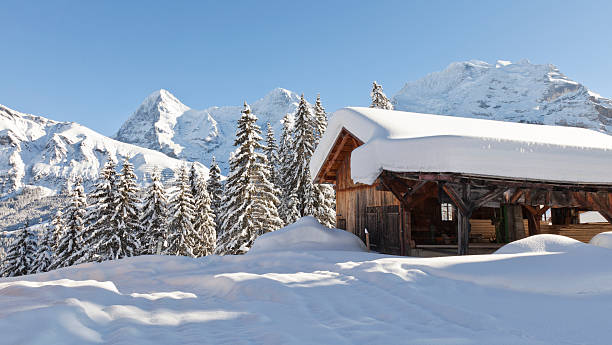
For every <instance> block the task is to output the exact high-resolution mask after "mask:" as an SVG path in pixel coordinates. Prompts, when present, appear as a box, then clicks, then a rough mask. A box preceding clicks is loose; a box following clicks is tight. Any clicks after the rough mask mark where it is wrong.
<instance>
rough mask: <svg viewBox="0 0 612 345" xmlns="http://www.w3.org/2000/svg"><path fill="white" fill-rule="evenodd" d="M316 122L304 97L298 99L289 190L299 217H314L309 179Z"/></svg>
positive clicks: (311, 188) (313, 200) (312, 193)
mask: <svg viewBox="0 0 612 345" xmlns="http://www.w3.org/2000/svg"><path fill="white" fill-rule="evenodd" d="M315 132H316V121H315V118H314V116H313V114H312V112H311V111H310V107H309V106H308V103H306V100H305V99H304V95H302V97H301V99H300V104H299V106H298V110H297V113H296V114H295V124H294V127H293V151H294V153H295V159H294V161H293V162H292V164H291V165H290V172H291V173H292V175H290V177H289V178H290V179H291V185H290V190H292V192H293V193H295V195H296V197H297V199H298V211H299V216H300V217H303V216H308V215H314V204H315V195H314V188H313V185H312V179H311V177H310V168H309V163H310V157H312V153H313V152H314V148H315V145H316V137H315Z"/></svg>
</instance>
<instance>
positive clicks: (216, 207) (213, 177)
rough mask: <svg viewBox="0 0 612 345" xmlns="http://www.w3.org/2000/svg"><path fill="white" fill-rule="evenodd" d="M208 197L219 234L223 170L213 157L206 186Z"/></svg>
mask: <svg viewBox="0 0 612 345" xmlns="http://www.w3.org/2000/svg"><path fill="white" fill-rule="evenodd" d="M206 189H207V190H208V195H209V196H210V208H211V210H212V212H213V214H214V215H215V224H217V227H216V231H217V233H219V230H220V229H219V223H220V221H221V219H220V218H219V213H220V212H221V199H222V198H223V183H221V169H220V168H219V164H217V160H216V159H215V157H214V156H213V158H212V163H211V164H210V171H209V173H208V183H207V184H206Z"/></svg>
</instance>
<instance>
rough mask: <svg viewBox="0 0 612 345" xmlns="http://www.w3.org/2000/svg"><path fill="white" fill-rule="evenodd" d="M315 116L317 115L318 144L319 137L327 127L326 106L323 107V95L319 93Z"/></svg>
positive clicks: (317, 141) (316, 139) (316, 134)
mask: <svg viewBox="0 0 612 345" xmlns="http://www.w3.org/2000/svg"><path fill="white" fill-rule="evenodd" d="M314 117H315V123H316V125H315V142H316V143H317V144H318V143H319V139H321V137H322V136H323V133H325V129H327V113H325V108H323V104H321V95H317V101H316V102H315V106H314Z"/></svg>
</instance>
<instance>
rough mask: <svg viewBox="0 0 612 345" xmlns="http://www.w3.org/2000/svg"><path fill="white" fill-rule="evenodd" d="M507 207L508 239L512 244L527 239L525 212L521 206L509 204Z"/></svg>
mask: <svg viewBox="0 0 612 345" xmlns="http://www.w3.org/2000/svg"><path fill="white" fill-rule="evenodd" d="M504 206H505V207H506V215H507V218H506V224H507V225H508V227H507V229H506V230H507V231H508V235H509V236H508V237H509V240H510V242H513V241H516V240H520V239H521V238H525V225H524V224H523V210H522V209H521V205H515V204H507V205H504Z"/></svg>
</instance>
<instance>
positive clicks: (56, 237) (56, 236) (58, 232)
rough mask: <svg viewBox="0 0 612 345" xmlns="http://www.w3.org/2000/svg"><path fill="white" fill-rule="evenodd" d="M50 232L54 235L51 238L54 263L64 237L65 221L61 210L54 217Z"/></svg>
mask: <svg viewBox="0 0 612 345" xmlns="http://www.w3.org/2000/svg"><path fill="white" fill-rule="evenodd" d="M49 232H51V233H52V237H51V239H52V240H51V252H52V253H53V257H52V260H51V261H52V262H51V263H53V261H54V260H55V254H56V252H57V246H58V245H59V243H60V240H61V238H62V236H63V235H64V221H63V214H62V211H61V210H58V211H57V212H56V213H55V216H53V219H52V220H51V224H50V226H49Z"/></svg>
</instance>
